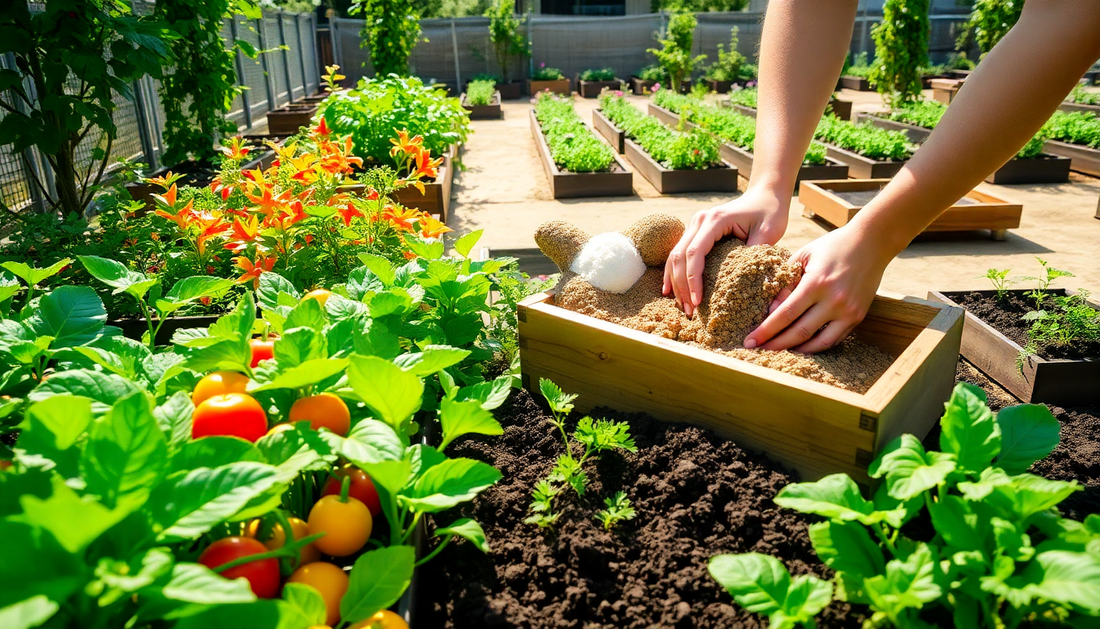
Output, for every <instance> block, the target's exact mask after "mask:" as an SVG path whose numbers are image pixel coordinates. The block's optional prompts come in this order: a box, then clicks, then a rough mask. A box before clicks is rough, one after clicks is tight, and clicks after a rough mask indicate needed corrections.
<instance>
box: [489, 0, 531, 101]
mask: <svg viewBox="0 0 1100 629" xmlns="http://www.w3.org/2000/svg"><path fill="white" fill-rule="evenodd" d="M485 16H486V17H488V18H489V41H491V42H492V44H493V53H494V54H495V55H496V58H497V65H498V66H500V71H501V73H502V74H503V76H504V82H505V83H508V82H511V80H512V70H513V69H514V67H515V65H516V61H517V60H518V59H524V58H526V57H529V56H530V55H531V44H530V43H529V42H528V41H527V35H526V34H525V33H522V32H520V27H523V26H526V25H527V16H526V15H525V16H524V17H522V18H519V17H516V3H515V2H510V1H509V0H493V3H492V5H491V6H490V7H489V9H488V10H487V11H486V12H485Z"/></svg>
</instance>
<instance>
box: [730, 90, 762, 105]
mask: <svg viewBox="0 0 1100 629" xmlns="http://www.w3.org/2000/svg"><path fill="white" fill-rule="evenodd" d="M756 95H757V91H756V88H755V87H745V88H740V89H732V90H730V93H729V99H730V104H732V105H741V106H742V107H752V108H753V109H756Z"/></svg>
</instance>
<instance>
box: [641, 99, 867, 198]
mask: <svg viewBox="0 0 1100 629" xmlns="http://www.w3.org/2000/svg"><path fill="white" fill-rule="evenodd" d="M649 115H651V116H653V117H654V118H656V119H658V120H660V121H661V122H663V123H665V124H666V125H668V126H670V127H673V128H675V127H676V126H677V125H679V124H680V117H679V116H678V115H676V114H675V113H673V112H672V111H669V110H668V109H665V108H664V107H661V106H659V105H655V104H653V103H649ZM697 126H698V125H696V124H695V123H694V122H688V121H686V120H685V121H684V127H685V128H687V129H694V128H695V127H697ZM711 135H713V134H711ZM716 137H717V136H716ZM717 139H718V141H719V142H720V144H719V145H718V151H719V152H720V153H721V154H722V159H724V160H726V161H727V162H729V163H730V164H731V165H733V166H735V167H736V168H737V173H738V174H739V175H741V176H742V177H744V178H746V179H748V178H749V177H750V176H751V175H752V162H753V154H752V152H750V151H748V150H745V149H743V148H741V147H740V146H734V145H733V144H730V143H729V142H725V141H723V140H722V138H717ZM825 160H826V162H827V163H825V164H820V165H818V164H814V165H809V164H803V165H802V166H801V167H799V169H798V176H797V177H796V178H795V182H794V183H795V185H796V186H797V185H798V183H799V182H800V181H802V180H804V179H843V178H845V177H847V176H848V166H847V164H841V163H840V162H838V161H836V160H833V159H829V158H827V157H826V158H825Z"/></svg>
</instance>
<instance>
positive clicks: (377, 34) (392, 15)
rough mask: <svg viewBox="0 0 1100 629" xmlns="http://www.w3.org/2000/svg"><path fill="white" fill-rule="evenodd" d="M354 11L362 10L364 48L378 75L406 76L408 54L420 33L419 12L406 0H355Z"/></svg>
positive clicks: (407, 71) (355, 12) (354, 12)
mask: <svg viewBox="0 0 1100 629" xmlns="http://www.w3.org/2000/svg"><path fill="white" fill-rule="evenodd" d="M350 13H352V14H353V15H358V14H360V13H362V14H363V17H364V18H365V24H364V25H363V30H362V31H360V34H361V35H362V37H363V42H362V43H361V44H360V46H362V47H363V48H367V49H368V50H369V51H370V62H371V65H373V66H374V72H375V74H376V75H377V76H379V77H386V76H389V75H390V74H396V75H397V76H408V74H409V55H411V54H412V51H413V48H414V47H415V46H416V41H417V39H418V38H419V37H420V16H419V15H417V12H416V9H415V8H414V7H413V5H412V3H411V2H410V1H409V0H356V2H355V4H354V5H352V8H351V11H350Z"/></svg>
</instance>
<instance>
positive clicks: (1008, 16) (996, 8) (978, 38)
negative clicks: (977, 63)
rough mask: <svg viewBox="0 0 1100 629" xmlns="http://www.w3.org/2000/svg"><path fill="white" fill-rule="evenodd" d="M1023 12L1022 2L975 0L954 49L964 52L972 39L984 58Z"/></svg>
mask: <svg viewBox="0 0 1100 629" xmlns="http://www.w3.org/2000/svg"><path fill="white" fill-rule="evenodd" d="M1023 10H1024V0H976V2H974V11H973V12H972V13H971V14H970V22H969V23H968V24H967V25H966V29H965V30H964V31H963V32H962V33H961V34H960V35H959V38H958V40H956V42H955V49H956V50H966V48H967V46H968V45H969V43H970V41H971V38H973V41H974V42H975V43H977V44H978V49H979V50H981V51H982V56H983V57H984V56H985V55H986V54H988V53H989V51H990V50H993V46H995V45H997V42H999V41H1001V38H1002V37H1004V36H1005V34H1007V33H1008V31H1009V29H1011V28H1012V27H1013V26H1015V25H1016V22H1017V21H1019V19H1020V13H1021V12H1022V11H1023Z"/></svg>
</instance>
